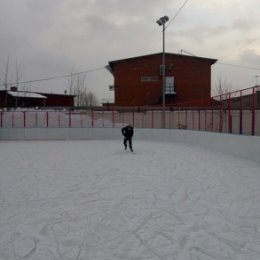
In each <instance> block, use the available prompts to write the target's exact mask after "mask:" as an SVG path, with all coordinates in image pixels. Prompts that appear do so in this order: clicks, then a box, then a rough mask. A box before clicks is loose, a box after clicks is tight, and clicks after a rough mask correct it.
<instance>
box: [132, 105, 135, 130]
mask: <svg viewBox="0 0 260 260" xmlns="http://www.w3.org/2000/svg"><path fill="white" fill-rule="evenodd" d="M132 125H133V127H134V126H135V107H133V123H132Z"/></svg>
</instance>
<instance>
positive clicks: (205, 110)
mask: <svg viewBox="0 0 260 260" xmlns="http://www.w3.org/2000/svg"><path fill="white" fill-rule="evenodd" d="M204 113H205V114H204V116H205V118H204V120H205V131H207V109H206V108H204Z"/></svg>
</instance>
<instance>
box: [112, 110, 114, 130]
mask: <svg viewBox="0 0 260 260" xmlns="http://www.w3.org/2000/svg"><path fill="white" fill-rule="evenodd" d="M112 127H113V128H114V127H115V108H114V107H113V110H112Z"/></svg>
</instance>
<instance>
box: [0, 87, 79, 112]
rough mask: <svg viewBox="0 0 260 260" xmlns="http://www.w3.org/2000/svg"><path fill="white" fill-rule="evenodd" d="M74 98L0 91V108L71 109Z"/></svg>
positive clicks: (13, 88) (49, 94)
mask: <svg viewBox="0 0 260 260" xmlns="http://www.w3.org/2000/svg"><path fill="white" fill-rule="evenodd" d="M73 106H74V96H73V95H65V94H52V93H39V92H37V93H36V92H29V91H17V88H16V87H11V89H10V90H0V107H7V108H11V107H12V108H16V107H25V108H27V107H40V108H41V107H73Z"/></svg>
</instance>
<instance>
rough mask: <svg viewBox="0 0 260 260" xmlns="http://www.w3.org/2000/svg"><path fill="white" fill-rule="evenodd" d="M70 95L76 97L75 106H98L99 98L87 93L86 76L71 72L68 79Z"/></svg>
mask: <svg viewBox="0 0 260 260" xmlns="http://www.w3.org/2000/svg"><path fill="white" fill-rule="evenodd" d="M68 87H69V93H70V94H71V95H75V106H77V107H80V106H96V105H97V98H96V96H95V95H94V93H92V92H87V86H86V75H85V74H83V75H82V74H74V73H73V72H71V74H70V77H69V78H68Z"/></svg>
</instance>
